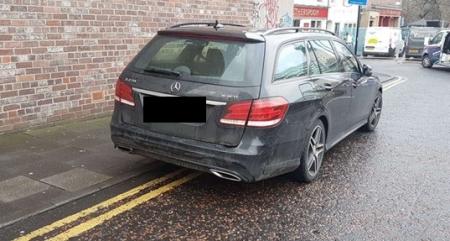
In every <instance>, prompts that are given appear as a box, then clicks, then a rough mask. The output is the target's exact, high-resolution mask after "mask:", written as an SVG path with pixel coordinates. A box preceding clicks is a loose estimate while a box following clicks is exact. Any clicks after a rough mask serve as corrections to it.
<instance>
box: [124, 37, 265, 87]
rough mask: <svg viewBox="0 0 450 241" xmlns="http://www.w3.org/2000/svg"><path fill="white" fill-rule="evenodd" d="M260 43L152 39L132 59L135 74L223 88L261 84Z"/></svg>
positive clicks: (261, 55) (262, 45) (184, 38)
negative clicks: (174, 78) (156, 75)
mask: <svg viewBox="0 0 450 241" xmlns="http://www.w3.org/2000/svg"><path fill="white" fill-rule="evenodd" d="M263 56H264V43H250V42H249V43H247V42H240V41H228V40H226V41H223V40H216V39H213V40H212V39H207V38H201V37H199V38H195V37H190V36H189V37H174V36H164V35H158V36H156V37H155V38H154V39H153V40H152V41H151V42H150V43H149V44H148V45H147V46H146V47H145V48H144V49H143V50H142V51H141V53H140V54H139V55H138V56H137V57H136V58H135V60H134V61H133V63H132V64H131V67H132V69H133V70H135V71H139V72H141V73H143V72H146V73H148V74H158V75H161V74H162V75H164V74H166V75H167V76H171V77H172V78H173V77H176V78H179V79H181V80H187V81H196V82H203V83H208V84H216V85H225V86H257V85H260V83H261V75H262V66H263Z"/></svg>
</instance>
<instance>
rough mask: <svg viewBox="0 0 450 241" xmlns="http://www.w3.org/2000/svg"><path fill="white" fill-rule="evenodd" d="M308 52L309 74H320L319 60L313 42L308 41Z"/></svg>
mask: <svg viewBox="0 0 450 241" xmlns="http://www.w3.org/2000/svg"><path fill="white" fill-rule="evenodd" d="M308 54H309V59H310V63H309V74H310V75H315V74H320V67H319V62H317V58H316V54H315V53H314V51H313V50H312V47H311V44H309V43H308Z"/></svg>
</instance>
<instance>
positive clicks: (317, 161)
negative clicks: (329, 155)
mask: <svg viewBox="0 0 450 241" xmlns="http://www.w3.org/2000/svg"><path fill="white" fill-rule="evenodd" d="M324 152H325V133H324V132H323V130H322V127H321V126H316V127H315V128H314V131H313V132H312V134H311V138H310V141H309V147H308V163H307V171H308V174H309V175H310V176H311V177H315V176H316V175H317V173H318V172H319V169H320V166H321V165H322V159H323V154H324Z"/></svg>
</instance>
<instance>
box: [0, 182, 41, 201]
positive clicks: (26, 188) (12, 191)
mask: <svg viewBox="0 0 450 241" xmlns="http://www.w3.org/2000/svg"><path fill="white" fill-rule="evenodd" d="M48 188H49V186H48V185H46V184H44V183H42V182H38V181H35V180H33V179H31V178H28V177H24V176H18V177H14V178H11V179H8V180H5V181H2V182H0V201H1V202H5V203H7V202H12V201H15V200H18V199H21V198H25V197H27V196H31V195H33V194H36V193H39V192H42V191H44V190H47V189H48Z"/></svg>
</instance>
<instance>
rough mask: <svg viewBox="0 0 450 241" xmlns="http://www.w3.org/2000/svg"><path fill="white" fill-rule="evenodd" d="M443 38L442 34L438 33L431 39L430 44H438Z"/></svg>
mask: <svg viewBox="0 0 450 241" xmlns="http://www.w3.org/2000/svg"><path fill="white" fill-rule="evenodd" d="M443 36H444V33H439V34H438V35H436V36H435V37H434V38H433V40H431V42H430V44H440V43H441V40H442V37H443Z"/></svg>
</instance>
